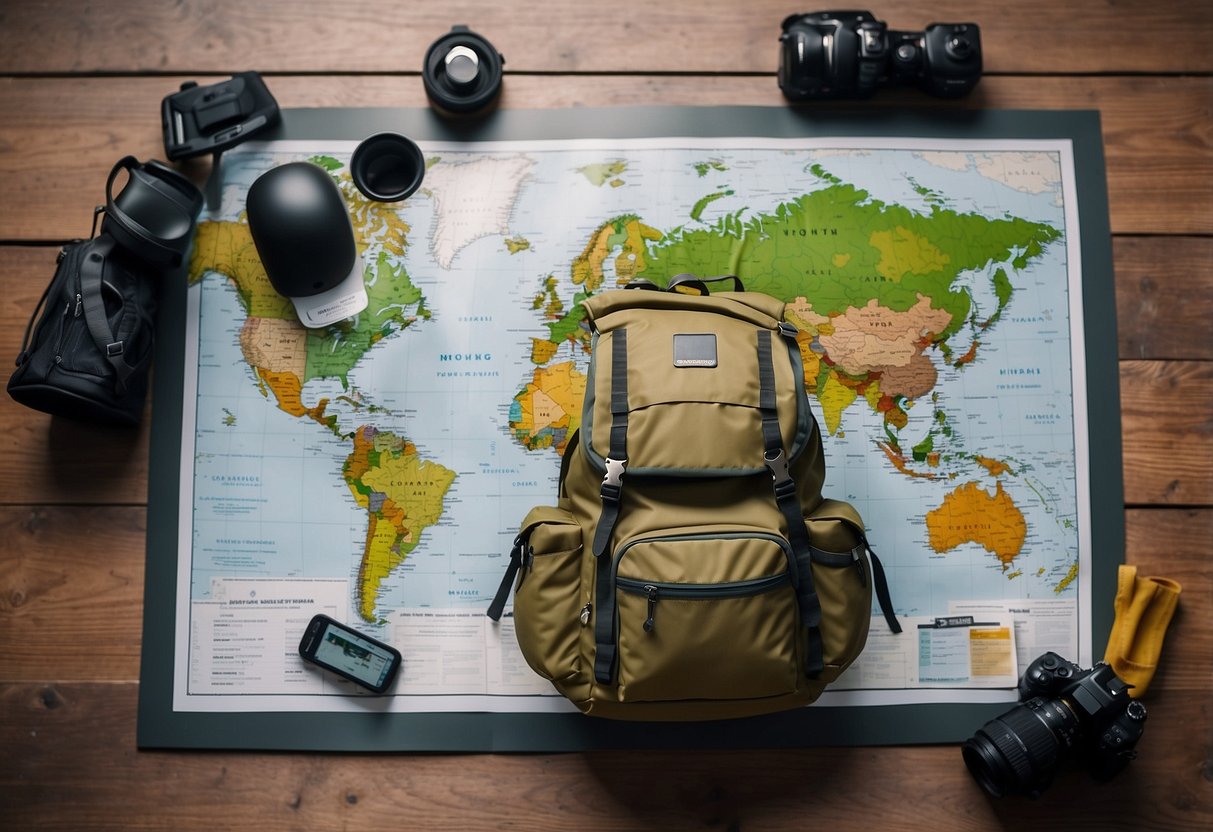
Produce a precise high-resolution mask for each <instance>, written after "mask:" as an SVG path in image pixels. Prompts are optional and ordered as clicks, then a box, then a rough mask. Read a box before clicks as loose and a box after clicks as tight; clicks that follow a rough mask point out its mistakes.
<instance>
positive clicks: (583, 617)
mask: <svg viewBox="0 0 1213 832" xmlns="http://www.w3.org/2000/svg"><path fill="white" fill-rule="evenodd" d="M592 610H593V607H592V606H591V605H590V604H586V605H585V606H584V607H582V608H581V614H580V615H579V616H577V618H578V619H579V620H580V621H581V626H582V627H584V626H586V625H587V624H589V623H590V612H591V611H592Z"/></svg>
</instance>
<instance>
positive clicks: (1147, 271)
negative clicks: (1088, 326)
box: [1112, 237, 1213, 361]
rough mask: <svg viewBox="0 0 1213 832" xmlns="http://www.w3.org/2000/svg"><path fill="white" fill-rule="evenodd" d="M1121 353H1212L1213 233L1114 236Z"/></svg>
mask: <svg viewBox="0 0 1213 832" xmlns="http://www.w3.org/2000/svg"><path fill="white" fill-rule="evenodd" d="M1112 253H1113V257H1112V259H1113V261H1114V269H1115V271H1116V328H1117V333H1118V336H1119V342H1120V348H1119V349H1120V357H1121V359H1122V360H1123V359H1131V358H1153V359H1166V358H1172V359H1198V360H1202V361H1209V360H1211V359H1213V239H1211V238H1209V237H1121V238H1117V239H1114V240H1113V241H1112Z"/></svg>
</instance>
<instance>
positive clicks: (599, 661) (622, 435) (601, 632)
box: [593, 328, 628, 684]
mask: <svg viewBox="0 0 1213 832" xmlns="http://www.w3.org/2000/svg"><path fill="white" fill-rule="evenodd" d="M627 442H628V331H627V329H626V328H624V329H617V330H615V331H614V333H612V335H611V446H610V450H609V451H608V452H607V458H606V475H605V476H603V478H602V486H601V488H599V492H598V493H599V497H600V498H601V500H602V513H601V514H600V515H599V516H598V526H597V528H596V529H595V530H594V544H593V552H594V558H595V569H596V572H597V583H596V587H597V598H595V608H596V610H597V612H596V614H595V616H594V678H595V679H597V680H598V681H599V682H601V683H603V684H606V683H609V682H610V681H611V677H612V675H613V674H614V668H615V654H616V646H615V589H614V587H612V586H611V556H610V553H609V552H607V544H608V543H610V540H611V532H612V531H614V528H615V522H616V521H617V520H618V519H619V504H620V501H621V499H622V497H623V475H624V472H625V471H626V470H627V465H628V449H627Z"/></svg>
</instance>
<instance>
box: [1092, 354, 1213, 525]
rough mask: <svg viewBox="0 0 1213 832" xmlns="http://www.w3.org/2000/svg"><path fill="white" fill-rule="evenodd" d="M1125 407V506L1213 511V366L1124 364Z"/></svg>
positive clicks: (1122, 398)
mask: <svg viewBox="0 0 1213 832" xmlns="http://www.w3.org/2000/svg"><path fill="white" fill-rule="evenodd" d="M1120 406H1121V425H1122V431H1123V435H1124V450H1123V458H1124V472H1125V473H1124V480H1125V501H1126V502H1127V503H1130V504H1156V505H1157V504H1173V505H1191V506H1197V505H1199V506H1208V505H1213V467H1211V466H1210V465H1209V460H1211V459H1213V364H1210V363H1208V362H1198V361H1169V362H1168V361H1130V362H1122V363H1121V365H1120ZM1092 452H1093V453H1097V452H1098V449H1093V450H1092Z"/></svg>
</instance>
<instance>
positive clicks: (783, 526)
mask: <svg viewBox="0 0 1213 832" xmlns="http://www.w3.org/2000/svg"><path fill="white" fill-rule="evenodd" d="M728 279H730V280H733V281H734V285H735V288H736V289H737V291H731V292H717V293H714V294H710V295H709V294H708V290H707V287H706V285H705V282H704V281H701V280H698V279H696V278H694V277H693V276H691V275H680V276H679V277H677V278H674V279H673V280H671V281H670V283H671V287H670V288H671V289H673V290H674V291H643V290H642V291H637V290H633V289H619V290H612V291H608V292H603V293H600V294H597V295H594V296H592V297H590V298H589V299H588V300H586V301H584V304H583V305H584V307H585V311H586V318H587V320H588V323H589V326H590V329H591V332H592V334H593V341H592V349H591V359H590V369H589V375H588V378H587V383H586V396H585V405H584V408H583V410H582V425H581V429H580V431H579V433H578V434H576V435H575V436H574V437H573V438H572V439H571V440H570V442H569V445H568V448H567V449H566V451H565V454H564V460H563V464H562V468H561V476H560V493H559V499H558V501H557V505H555V506H538V507H536V508H534V509H533V510H531V512H530V513H529V514H528V515H527V516H526V518H525V520H523V523H522V529H521V531H520V532H519V534H518V537H517V538H516V540H515V545H514V548H513V551H512V552H511V555H510V563H509V567H508V569H507V573H506V576H505V578H504V580H503V581H502V584H501V588H500V589H499V590H498V593H497V597H496V598H495V599H494V601H493V604H492V606H491V607H490V609H489V612H488V614H489V616H490V617H491V618H493V619H494V620H498V619H500V618H501V615H502V613H503V612H504V610H505V604H506V600H507V597H508V595H509V590H510V586H511V585H512V584H514V583H515V576H516V577H517V583H516V587H515V594H514V608H513V619H514V628H515V631H516V634H517V638H518V645H519V647H520V648H521V649H522V654H523V656H525V657H526V660H527V662H528V663H529V664H530V666H531V667H532V668H533V669H534V670H535V672H536V673H539V674H540V675H541V676H543V677H545V678H546V679H549V680H550V681H551V682H552V684H553V685H554V686H555V687H556V689H557V690H558V691H559V692H560V693H562V694H563V695H564V696H566V697H568V698H569V699H570V700H571V701H572V702H573V703H574V704H575V705H576V706H577V707H578V708H579V709H581V710H582V711H584V712H585V713H587V714H592V715H595V716H604V717H610V718H615V719H639V720H699V719H721V718H726V717H739V716H749V715H752V714H761V713H769V712H772V711H778V710H784V709H787V708H792V707H796V706H801V705H806V704H808V703H810V702H813V701H814V700H815V699H816V698H817V697H818V696H819V695H820V694H821V691H822V689H823V688H825V686H826V685H828V684H829V683H830V682H832V681H833V680H834V679H836V678H837V677H838V675H839V674H840V673H842V671H843V670H845V669H846V667H847V666H848V665H850V663H851V662H852V661H854V660H855V658H856V657H857V656H858V655H859V653H860V651H861V650H862V649H863V645H864V642H865V641H866V639H867V634H868V624H869V622H870V619H871V611H872V592H873V587H875V590H876V595H877V598H878V600H879V602H880V607H881V610H882V611H883V613H884V616H885V618H886V620H887V621H888V624H889V626H890V627H891V628H892V629H893V631H894V632H900V626H899V625H898V623H897V619H896V618H895V617H894V615H893V613H892V610H891V607H892V604H891V603H890V601H889V596H888V588H887V584H886V583H885V578H884V571H883V569H882V568H881V566H880V562H879V561H878V560H877V559H876V556H875V554H874V553H872V551H871V549H870V547H869V546H868V544H867V540H866V538H865V536H864V525H863V521H862V520H861V519H860V517H859V514H858V513H857V512H856V511H855V509H854V508H852V507H851V506H850V505H849V504H847V503H844V502H840V501H837V500H826V499H823V498H822V496H821V486H822V481H823V479H824V477H825V463H824V459H823V455H822V446H821V434H820V432H819V431H818V428H817V421H816V419H815V418H814V417H813V414H812V412H811V411H810V409H809V400H808V397H807V395H806V393H805V386H804V367H803V364H802V359H801V350H800V345H799V343H798V341H797V335H798V333H797V330H796V328H795V327H793V326H791V325H790V324H788V323H786V322H784V320H783V316H784V304H783V303H782V302H781V301H779V300H777V299H776V298H773V297H771V296H769V295H764V294H761V293H757V292H745V291H742V290H741V284H740V281H738V280H737V279H736V278H734V277H731V276H730V277H729V278H728ZM643 288H646V289H647V288H655V287H652V284H647V285H644V286H643ZM688 288H691V289H694V290H696V291H701V292H702V294H685V293H684V292H686V291H687V290H688Z"/></svg>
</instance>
